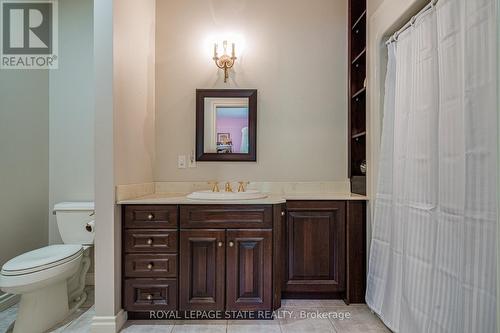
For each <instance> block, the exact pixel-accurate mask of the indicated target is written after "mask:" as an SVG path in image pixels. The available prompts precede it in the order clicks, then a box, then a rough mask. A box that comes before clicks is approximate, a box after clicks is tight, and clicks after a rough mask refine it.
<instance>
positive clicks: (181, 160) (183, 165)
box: [177, 155, 186, 169]
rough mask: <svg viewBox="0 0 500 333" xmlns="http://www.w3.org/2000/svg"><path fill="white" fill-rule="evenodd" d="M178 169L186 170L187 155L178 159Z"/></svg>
mask: <svg viewBox="0 0 500 333" xmlns="http://www.w3.org/2000/svg"><path fill="white" fill-rule="evenodd" d="M177 168H178V169H186V155H179V156H178V157H177Z"/></svg>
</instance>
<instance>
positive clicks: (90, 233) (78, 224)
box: [54, 202, 95, 245]
mask: <svg viewBox="0 0 500 333" xmlns="http://www.w3.org/2000/svg"><path fill="white" fill-rule="evenodd" d="M54 213H55V215H56V220H57V228H58V229H59V234H60V235H61V238H62V240H63V242H64V243H65V244H81V245H91V244H94V236H95V228H94V227H95V225H94V219H95V216H94V215H95V211H94V203H93V202H61V203H58V204H56V205H54Z"/></svg>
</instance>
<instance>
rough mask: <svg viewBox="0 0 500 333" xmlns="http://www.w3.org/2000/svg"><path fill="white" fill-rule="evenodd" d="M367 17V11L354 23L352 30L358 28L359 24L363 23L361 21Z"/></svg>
mask: <svg viewBox="0 0 500 333" xmlns="http://www.w3.org/2000/svg"><path fill="white" fill-rule="evenodd" d="M365 16H366V9H365V10H364V11H363V12H362V13H361V15H360V16H359V17H358V19H357V20H356V21H355V22H354V24H353V25H352V28H351V29H352V30H354V28H356V26H357V25H358V24H359V22H361V20H362V19H363V17H365Z"/></svg>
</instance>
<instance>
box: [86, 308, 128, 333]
mask: <svg viewBox="0 0 500 333" xmlns="http://www.w3.org/2000/svg"><path fill="white" fill-rule="evenodd" d="M126 321H127V312H125V311H123V310H120V312H118V313H117V314H116V316H95V317H94V318H93V319H92V324H91V325H90V333H117V332H119V331H120V329H121V328H122V327H123V325H125V322H126Z"/></svg>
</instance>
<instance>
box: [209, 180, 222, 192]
mask: <svg viewBox="0 0 500 333" xmlns="http://www.w3.org/2000/svg"><path fill="white" fill-rule="evenodd" d="M208 185H212V192H220V190H219V182H218V181H216V180H214V181H211V182H208Z"/></svg>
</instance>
